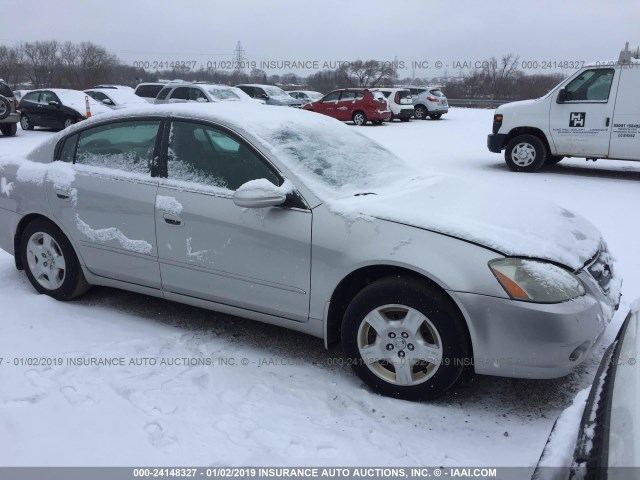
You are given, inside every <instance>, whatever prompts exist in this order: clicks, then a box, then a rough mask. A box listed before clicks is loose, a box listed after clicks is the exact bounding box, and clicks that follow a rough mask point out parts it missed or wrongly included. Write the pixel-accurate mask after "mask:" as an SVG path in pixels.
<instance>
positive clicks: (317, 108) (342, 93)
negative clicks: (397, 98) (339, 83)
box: [302, 88, 391, 125]
mask: <svg viewBox="0 0 640 480" xmlns="http://www.w3.org/2000/svg"><path fill="white" fill-rule="evenodd" d="M302 108H303V109H304V110H309V111H312V112H318V113H322V114H323V115H328V116H329V117H333V118H336V119H338V120H342V121H343V122H347V121H350V120H351V121H353V123H354V124H355V125H365V124H366V123H367V122H368V121H370V122H371V123H373V124H374V125H380V124H381V123H382V122H383V121H385V120H389V119H390V118H391V110H390V109H389V104H388V102H387V99H386V98H385V96H384V94H383V93H382V92H375V91H370V90H368V89H366V88H342V89H339V90H334V91H333V92H331V93H329V94H327V95H325V96H324V97H323V98H321V99H320V100H318V101H317V102H311V103H308V104H306V105H305V106H304V107H302Z"/></svg>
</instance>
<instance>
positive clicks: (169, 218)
mask: <svg viewBox="0 0 640 480" xmlns="http://www.w3.org/2000/svg"><path fill="white" fill-rule="evenodd" d="M162 218H164V223H166V224H167V225H171V226H174V227H180V226H182V219H181V218H180V217H179V216H177V215H172V214H171V213H163V214H162Z"/></svg>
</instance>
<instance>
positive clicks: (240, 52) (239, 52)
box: [233, 41, 246, 68]
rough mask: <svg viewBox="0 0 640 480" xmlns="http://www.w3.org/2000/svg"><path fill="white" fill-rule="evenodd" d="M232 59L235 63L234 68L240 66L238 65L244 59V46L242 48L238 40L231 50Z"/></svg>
mask: <svg viewBox="0 0 640 480" xmlns="http://www.w3.org/2000/svg"><path fill="white" fill-rule="evenodd" d="M233 60H234V62H235V64H236V68H240V65H242V64H243V63H244V62H245V60H246V59H245V56H244V48H242V43H240V41H238V43H237V44H236V49H235V50H234V51H233Z"/></svg>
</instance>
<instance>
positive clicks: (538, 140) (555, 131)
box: [487, 44, 640, 172]
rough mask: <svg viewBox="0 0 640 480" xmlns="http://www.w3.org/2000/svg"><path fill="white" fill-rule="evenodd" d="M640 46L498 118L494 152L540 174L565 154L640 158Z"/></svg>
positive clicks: (491, 144) (505, 109)
mask: <svg viewBox="0 0 640 480" xmlns="http://www.w3.org/2000/svg"><path fill="white" fill-rule="evenodd" d="M639 59H640V48H639V49H636V50H635V51H630V50H629V44H627V46H626V47H625V50H623V51H622V52H620V58H619V60H618V61H617V62H598V63H594V64H590V65H587V66H585V67H583V68H582V69H581V70H579V71H578V72H576V73H575V74H574V75H572V76H571V77H569V78H568V79H566V80H564V81H563V82H562V83H560V85H558V86H557V87H555V88H554V89H553V90H551V91H550V92H549V93H548V94H547V95H545V96H544V97H542V98H538V99H536V100H525V101H522V102H513V103H507V104H505V105H502V106H500V107H498V108H497V109H496V111H495V114H494V116H493V134H491V135H489V137H488V139H487V146H488V148H489V150H490V151H492V152H494V153H500V152H501V151H502V150H504V151H505V154H504V158H505V161H506V162H507V165H508V166H509V168H511V169H512V170H515V171H518V172H535V171H537V170H538V169H539V168H540V167H542V166H543V165H545V164H547V165H550V164H555V163H558V162H559V161H560V160H562V159H563V158H565V157H584V158H586V159H588V160H594V161H595V160H597V159H606V158H610V159H618V160H638V161H640V93H639V90H640V61H638V60H639Z"/></svg>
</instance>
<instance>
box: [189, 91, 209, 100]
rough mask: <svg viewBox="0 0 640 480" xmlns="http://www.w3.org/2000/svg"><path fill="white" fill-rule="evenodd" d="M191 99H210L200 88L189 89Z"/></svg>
mask: <svg viewBox="0 0 640 480" xmlns="http://www.w3.org/2000/svg"><path fill="white" fill-rule="evenodd" d="M189 100H191V101H192V102H208V101H209V99H208V98H207V96H206V95H205V94H204V92H203V91H202V90H200V89H199V88H190V89H189Z"/></svg>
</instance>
